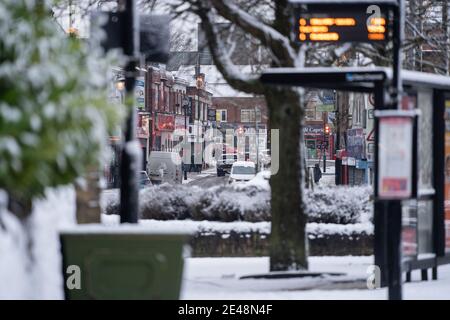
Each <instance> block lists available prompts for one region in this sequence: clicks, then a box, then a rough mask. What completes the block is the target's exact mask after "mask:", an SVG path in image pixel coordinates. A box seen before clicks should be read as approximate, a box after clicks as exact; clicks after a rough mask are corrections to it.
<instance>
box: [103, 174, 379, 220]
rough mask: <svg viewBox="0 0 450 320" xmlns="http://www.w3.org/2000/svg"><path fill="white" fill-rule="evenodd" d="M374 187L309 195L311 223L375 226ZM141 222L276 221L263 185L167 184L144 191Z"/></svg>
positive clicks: (114, 207) (114, 206) (114, 209)
mask: <svg viewBox="0 0 450 320" xmlns="http://www.w3.org/2000/svg"><path fill="white" fill-rule="evenodd" d="M370 194H371V188H370V187H366V186H363V187H322V188H316V189H314V191H312V190H307V191H306V193H305V197H306V199H305V208H306V213H307V214H308V221H309V222H317V223H335V224H354V223H366V222H370V220H371V215H372V202H371V201H370ZM118 209H119V203H118V195H117V194H116V195H115V196H112V195H110V196H109V197H108V199H107V201H106V205H105V206H104V212H105V213H106V214H118ZM139 211H140V217H141V219H156V220H183V219H191V220H210V221H223V222H229V221H249V222H260V221H270V219H271V216H270V190H269V189H268V188H267V187H266V186H263V184H262V183H261V181H260V182H258V183H249V184H243V185H226V186H215V187H212V188H208V189H202V188H200V187H197V186H189V185H170V184H163V185H159V186H153V187H150V188H147V189H145V190H142V191H141V193H140V201H139Z"/></svg>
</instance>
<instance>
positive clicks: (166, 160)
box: [147, 151, 183, 184]
mask: <svg viewBox="0 0 450 320" xmlns="http://www.w3.org/2000/svg"><path fill="white" fill-rule="evenodd" d="M147 172H148V175H149V178H150V180H151V182H152V183H153V184H160V183H164V182H168V183H171V184H173V183H182V179H183V171H182V168H181V157H180V155H179V154H178V153H177V152H168V151H152V152H151V153H150V157H149V159H148V165H147Z"/></svg>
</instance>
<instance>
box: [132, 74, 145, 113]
mask: <svg viewBox="0 0 450 320" xmlns="http://www.w3.org/2000/svg"><path fill="white" fill-rule="evenodd" d="M134 96H135V98H136V107H137V108H138V109H139V110H144V109H145V78H144V77H138V78H137V79H136V83H135V86H134Z"/></svg>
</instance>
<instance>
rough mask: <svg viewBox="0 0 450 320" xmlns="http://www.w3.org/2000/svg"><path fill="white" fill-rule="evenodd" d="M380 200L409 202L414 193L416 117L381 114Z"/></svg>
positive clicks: (399, 114)
mask: <svg viewBox="0 0 450 320" xmlns="http://www.w3.org/2000/svg"><path fill="white" fill-rule="evenodd" d="M376 116H377V117H378V118H379V120H378V121H379V130H378V132H379V140H378V181H377V190H378V198H379V199H383V200H398V199H409V198H411V197H412V189H413V179H412V176H413V126H414V121H413V120H414V113H408V112H401V111H397V110H395V111H392V110H389V111H379V112H377V114H376Z"/></svg>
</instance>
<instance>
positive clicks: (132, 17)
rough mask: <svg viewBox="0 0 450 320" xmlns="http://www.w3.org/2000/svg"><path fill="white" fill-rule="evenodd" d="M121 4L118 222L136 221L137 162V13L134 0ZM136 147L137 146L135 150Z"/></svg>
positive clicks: (137, 197) (137, 198) (126, 0)
mask: <svg viewBox="0 0 450 320" xmlns="http://www.w3.org/2000/svg"><path fill="white" fill-rule="evenodd" d="M122 4H124V5H125V6H124V34H125V37H124V39H122V41H123V52H124V54H125V56H127V59H128V60H127V64H126V66H125V107H126V110H127V119H126V122H125V130H124V145H123V147H122V165H121V170H120V174H121V185H120V222H121V223H137V221H138V201H139V191H138V176H137V175H138V172H137V170H138V166H139V163H138V161H139V159H138V158H139V154H138V153H137V152H136V150H133V149H134V148H135V144H134V142H135V130H134V128H135V112H136V111H135V107H134V86H135V81H136V67H137V62H138V61H139V60H138V59H139V58H138V53H139V20H138V19H139V17H138V15H137V14H136V3H135V0H125V1H122ZM139 151H140V150H139Z"/></svg>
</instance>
